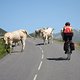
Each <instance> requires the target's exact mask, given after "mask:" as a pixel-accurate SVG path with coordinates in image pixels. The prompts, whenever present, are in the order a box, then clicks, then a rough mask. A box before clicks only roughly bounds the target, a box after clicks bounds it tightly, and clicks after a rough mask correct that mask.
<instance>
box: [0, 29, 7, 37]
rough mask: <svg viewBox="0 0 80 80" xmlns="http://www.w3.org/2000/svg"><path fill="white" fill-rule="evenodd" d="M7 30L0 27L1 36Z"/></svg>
mask: <svg viewBox="0 0 80 80" xmlns="http://www.w3.org/2000/svg"><path fill="white" fill-rule="evenodd" d="M6 32H7V31H5V30H3V29H2V28H0V36H3V35H4V34H5V33H6Z"/></svg>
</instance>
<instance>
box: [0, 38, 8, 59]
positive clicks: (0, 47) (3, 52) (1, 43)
mask: <svg viewBox="0 0 80 80" xmlns="http://www.w3.org/2000/svg"><path fill="white" fill-rule="evenodd" d="M6 54H7V53H6V50H5V45H4V41H3V40H2V39H0V59H1V58H3V57H4V56H5V55H6Z"/></svg>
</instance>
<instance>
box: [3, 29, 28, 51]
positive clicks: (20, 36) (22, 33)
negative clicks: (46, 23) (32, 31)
mask: <svg viewBox="0 0 80 80" xmlns="http://www.w3.org/2000/svg"><path fill="white" fill-rule="evenodd" d="M26 38H27V31H26V30H22V29H20V30H17V31H14V32H7V33H5V35H4V41H5V44H6V45H7V46H8V47H9V48H10V52H12V51H11V50H12V45H13V43H17V42H19V41H21V43H22V49H21V51H23V50H24V48H25V40H26ZM8 47H6V50H7V52H9V51H8Z"/></svg>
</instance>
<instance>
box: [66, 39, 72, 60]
mask: <svg viewBox="0 0 80 80" xmlns="http://www.w3.org/2000/svg"><path fill="white" fill-rule="evenodd" d="M65 54H67V58H66V59H67V60H70V59H71V54H72V49H71V41H70V40H67V42H66V51H65Z"/></svg>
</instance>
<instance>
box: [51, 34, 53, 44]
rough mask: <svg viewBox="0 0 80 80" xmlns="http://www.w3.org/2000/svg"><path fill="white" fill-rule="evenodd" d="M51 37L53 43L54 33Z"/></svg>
mask: <svg viewBox="0 0 80 80" xmlns="http://www.w3.org/2000/svg"><path fill="white" fill-rule="evenodd" d="M51 39H52V44H53V34H52V35H51Z"/></svg>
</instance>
